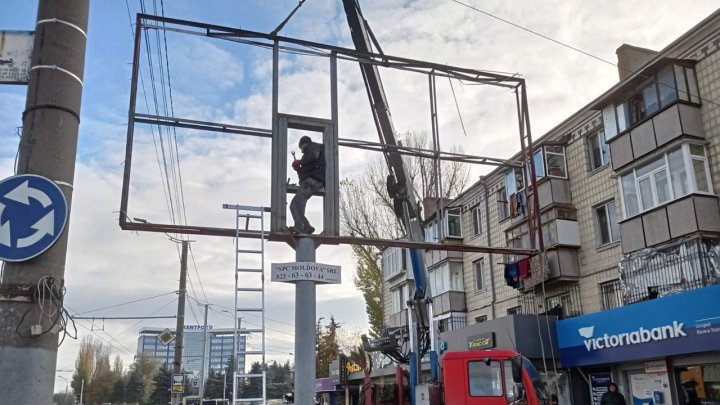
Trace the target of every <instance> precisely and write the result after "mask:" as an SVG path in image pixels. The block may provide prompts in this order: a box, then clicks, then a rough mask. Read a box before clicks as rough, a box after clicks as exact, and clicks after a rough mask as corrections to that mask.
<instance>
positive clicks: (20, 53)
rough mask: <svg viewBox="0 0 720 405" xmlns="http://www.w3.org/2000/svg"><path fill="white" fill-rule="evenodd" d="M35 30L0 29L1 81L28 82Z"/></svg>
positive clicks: (10, 82) (8, 82)
mask: <svg viewBox="0 0 720 405" xmlns="http://www.w3.org/2000/svg"><path fill="white" fill-rule="evenodd" d="M34 40H35V32H33V31H0V83H5V84H27V82H28V75H29V74H30V57H31V55H32V49H33V41H34Z"/></svg>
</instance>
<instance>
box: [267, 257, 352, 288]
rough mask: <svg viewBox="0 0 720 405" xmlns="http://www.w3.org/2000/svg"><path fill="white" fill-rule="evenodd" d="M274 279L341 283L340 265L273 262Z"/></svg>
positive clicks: (272, 274) (288, 281)
mask: <svg viewBox="0 0 720 405" xmlns="http://www.w3.org/2000/svg"><path fill="white" fill-rule="evenodd" d="M270 275H271V277H272V281H280V282H284V283H291V282H295V281H314V282H316V283H324V284H340V266H332V265H329V264H322V263H314V262H294V263H273V264H272V267H271V273H270Z"/></svg>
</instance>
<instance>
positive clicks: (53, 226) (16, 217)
mask: <svg viewBox="0 0 720 405" xmlns="http://www.w3.org/2000/svg"><path fill="white" fill-rule="evenodd" d="M67 218H68V204H67V200H65V195H64V194H63V193H62V190H60V187H58V185H57V184H55V182H53V181H52V180H49V179H46V178H45V177H41V176H37V175H34V174H21V175H18V176H13V177H8V178H6V179H4V180H2V181H0V260H4V261H7V262H21V261H25V260H30V259H32V258H34V257H36V256H38V255H40V254H41V253H43V252H44V251H46V250H47V249H49V248H50V246H52V245H53V244H54V243H55V242H56V241H57V240H58V239H59V238H60V235H62V232H63V230H64V229H65V224H66V222H67Z"/></svg>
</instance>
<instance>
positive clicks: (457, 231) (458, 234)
mask: <svg viewBox="0 0 720 405" xmlns="http://www.w3.org/2000/svg"><path fill="white" fill-rule="evenodd" d="M445 215H446V224H447V229H446V231H447V236H448V237H450V238H462V215H461V214H460V208H450V209H448V210H447V213H446V214H445Z"/></svg>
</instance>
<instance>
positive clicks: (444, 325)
mask: <svg viewBox="0 0 720 405" xmlns="http://www.w3.org/2000/svg"><path fill="white" fill-rule="evenodd" d="M435 323H436V325H437V330H438V332H447V331H451V330H455V329H460V328H464V327H466V326H467V314H466V313H464V312H459V313H451V314H450V316H449V317H447V318H443V319H438V320H436V321H435Z"/></svg>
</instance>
